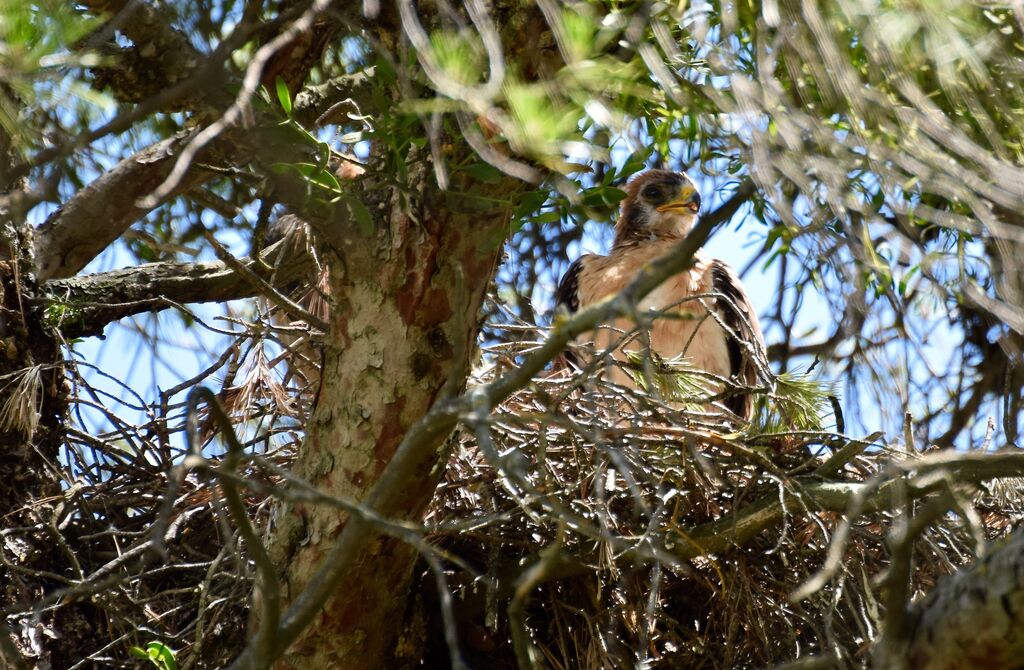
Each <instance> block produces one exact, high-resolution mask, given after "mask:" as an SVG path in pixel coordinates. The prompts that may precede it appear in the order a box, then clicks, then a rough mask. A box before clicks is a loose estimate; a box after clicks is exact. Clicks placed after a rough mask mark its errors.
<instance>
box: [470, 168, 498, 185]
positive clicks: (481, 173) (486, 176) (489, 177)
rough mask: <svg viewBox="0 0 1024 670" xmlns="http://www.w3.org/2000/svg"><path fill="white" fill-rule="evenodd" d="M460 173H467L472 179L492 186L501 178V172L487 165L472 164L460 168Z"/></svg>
mask: <svg viewBox="0 0 1024 670" xmlns="http://www.w3.org/2000/svg"><path fill="white" fill-rule="evenodd" d="M462 172H466V173H468V174H469V175H470V176H471V177H473V179H476V180H478V181H482V182H483V183H485V184H493V183H495V182H496V181H498V180H499V179H501V176H502V175H501V170H499V169H498V168H496V167H494V166H493V165H490V164H489V163H472V164H470V165H467V166H466V167H464V168H462Z"/></svg>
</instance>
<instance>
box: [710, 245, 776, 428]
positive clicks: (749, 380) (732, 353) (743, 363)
mask: <svg viewBox="0 0 1024 670" xmlns="http://www.w3.org/2000/svg"><path fill="white" fill-rule="evenodd" d="M711 290H712V291H713V292H714V293H716V294H718V295H719V297H718V298H717V299H716V301H715V302H716V304H715V306H716V309H717V312H718V314H719V316H720V317H721V319H722V322H723V323H724V324H725V325H726V327H727V328H728V330H729V331H730V332H729V333H727V334H726V338H727V341H726V347H727V349H728V351H729V370H730V372H731V374H732V377H733V378H734V379H736V380H737V381H739V382H741V383H743V384H747V385H754V384H756V383H757V378H758V373H757V363H756V362H755V360H754V358H753V356H754V352H763V351H764V348H765V347H764V335H763V334H762V333H761V325H760V324H759V323H758V321H757V313H756V312H755V311H754V307H753V306H752V305H751V304H750V299H749V298H748V297H747V292H746V291H744V290H743V284H742V283H741V282H740V279H739V277H737V276H736V273H735V272H733V269H732V268H731V267H729V265H728V264H726V263H723V262H722V261H720V260H713V261H711ZM725 405H726V407H728V408H729V409H730V410H732V411H733V412H735V413H736V414H738V415H739V416H742V417H744V418H748V419H749V418H750V415H751V412H752V411H753V402H752V401H751V398H750V397H749V396H747V395H738V396H732V397H731V398H728V399H727V400H726V401H725Z"/></svg>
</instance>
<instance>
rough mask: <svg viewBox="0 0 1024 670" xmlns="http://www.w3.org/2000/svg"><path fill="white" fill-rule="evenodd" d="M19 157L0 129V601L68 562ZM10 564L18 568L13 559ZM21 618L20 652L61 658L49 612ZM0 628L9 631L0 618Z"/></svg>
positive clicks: (56, 373)
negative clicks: (58, 538)
mask: <svg viewBox="0 0 1024 670" xmlns="http://www.w3.org/2000/svg"><path fill="white" fill-rule="evenodd" d="M0 95H3V96H4V97H7V96H9V95H10V92H9V91H3V92H0ZM19 158H20V156H19V153H18V151H17V148H16V147H15V146H14V143H13V141H12V139H11V137H10V136H9V135H7V134H6V133H5V132H4V131H3V130H2V129H0V519H3V520H4V523H3V525H4V528H7V529H22V532H17V533H11V534H5V536H4V538H3V541H2V543H0V551H2V552H3V554H4V564H2V565H0V584H2V585H3V587H2V588H3V591H2V595H0V597H2V599H3V600H2V602H3V604H4V606H10V605H11V604H13V603H32V602H38V601H39V600H41V599H42V597H43V596H44V595H45V594H46V593H47V592H48V591H49V590H51V589H52V588H54V587H55V586H56V584H55V583H54V582H53V581H52V580H50V579H48V578H47V574H62V573H63V572H64V570H65V567H66V559H65V557H64V556H63V554H62V553H61V552H60V551H55V548H54V542H53V539H52V537H51V536H50V535H49V534H48V532H47V530H48V529H49V527H50V525H51V524H54V523H56V517H57V516H58V515H59V514H60V513H61V510H60V508H61V507H62V506H60V505H57V504H55V505H52V506H51V505H46V504H43V503H42V501H43V500H44V499H46V498H47V497H49V496H54V495H57V496H58V499H59V494H60V490H61V488H60V473H59V471H58V470H57V467H56V463H57V458H58V449H59V447H60V444H61V442H62V438H63V425H62V420H63V418H64V408H65V402H66V399H65V392H64V381H63V375H62V367H61V365H60V364H61V359H62V356H61V351H60V347H59V345H58V343H57V340H56V338H55V337H54V333H53V331H52V330H51V329H49V328H47V327H46V326H45V324H44V318H45V315H44V314H43V313H42V310H41V309H40V308H39V307H38V305H37V303H36V302H35V300H34V298H35V294H36V284H35V277H36V273H35V264H34V260H35V259H34V256H33V245H32V226H31V224H30V223H29V222H28V219H27V216H26V211H27V207H28V203H27V202H26V201H27V198H26V197H25V193H24V186H25V183H24V180H23V179H20V178H17V177H13V176H12V174H13V171H12V169H11V168H12V167H13V166H14V165H16V164H17V162H18V160H19ZM55 508H56V509H55ZM14 565H16V566H17V567H18V569H17V570H15V569H13V568H12V567H10V566H14ZM19 624H20V628H19V630H17V631H14V632H15V634H16V642H15V646H16V647H17V648H18V651H19V652H20V654H21V655H22V656H23V657H25V658H30V659H33V658H34V659H37V661H38V663H39V666H41V667H49V666H50V664H51V663H53V664H54V667H61V666H60V665H59V664H58V663H57V662H56V661H54V660H53V659H51V658H50V651H49V650H48V649H47V647H48V645H49V643H50V642H52V639H53V638H52V636H51V635H46V634H42V633H44V632H47V633H48V632H49V631H50V630H52V629H53V628H56V627H57V626H56V624H55V623H54V621H53V617H52V616H48V615H44V616H43V617H42V618H41V619H40V620H39V621H36V622H31V621H30V620H29V617H27V616H26V617H23V618H21V619H20V620H19ZM85 628H88V626H85ZM80 632H83V631H82V627H77V628H76V629H75V630H72V629H70V628H69V629H67V630H62V632H61V634H60V636H61V637H66V638H74V637H75V636H76V635H77V634H78V633H80ZM0 634H2V635H7V633H6V632H5V629H4V628H2V623H0ZM85 634H88V633H87V632H86V633H85ZM4 660H10V661H11V662H13V659H5V658H4V655H3V650H2V648H0V662H2V661H4ZM5 667H7V666H6V664H5Z"/></svg>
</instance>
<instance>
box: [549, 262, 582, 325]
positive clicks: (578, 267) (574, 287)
mask: <svg viewBox="0 0 1024 670" xmlns="http://www.w3.org/2000/svg"><path fill="white" fill-rule="evenodd" d="M584 258H586V256H580V257H579V258H577V259H576V260H574V261H573V262H572V265H570V266H569V269H568V270H566V271H565V274H564V275H562V280H561V281H560V282H558V288H557V289H555V309H558V308H559V307H562V308H564V309H565V310H566V311H568V312H569V314H574V313H576V312H577V311H578V310H579V308H580V272H582V271H583V263H584V261H583V259H584Z"/></svg>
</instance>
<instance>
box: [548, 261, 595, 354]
mask: <svg viewBox="0 0 1024 670" xmlns="http://www.w3.org/2000/svg"><path fill="white" fill-rule="evenodd" d="M589 257H590V256H589V254H588V255H586V256H580V257H579V258H577V259H576V260H574V261H573V262H572V264H571V265H570V266H569V269H568V270H566V271H565V274H564V275H562V279H561V281H559V282H558V288H557V289H555V310H558V309H564V310H565V311H566V312H568V313H569V314H575V313H576V312H577V311H579V308H580V275H581V274H582V273H583V267H584V265H585V264H586V262H587V259H588V258H589ZM565 363H571V364H572V365H574V366H576V367H579V363H578V361H577V360H576V357H575V356H574V355H573V353H572V352H571V351H564V352H563V353H562V356H561V360H556V361H555V368H556V369H558V368H563V369H564V364H565Z"/></svg>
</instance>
